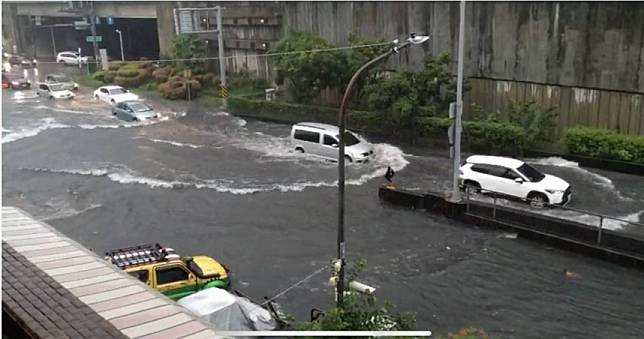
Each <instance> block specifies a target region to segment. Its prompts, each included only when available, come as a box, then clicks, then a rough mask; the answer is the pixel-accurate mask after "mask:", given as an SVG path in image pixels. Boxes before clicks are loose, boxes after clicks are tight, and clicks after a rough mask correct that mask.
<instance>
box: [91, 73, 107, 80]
mask: <svg viewBox="0 0 644 339" xmlns="http://www.w3.org/2000/svg"><path fill="white" fill-rule="evenodd" d="M105 74H107V71H97V72H94V74H92V79H94V80H98V81H100V82H104V80H105Z"/></svg>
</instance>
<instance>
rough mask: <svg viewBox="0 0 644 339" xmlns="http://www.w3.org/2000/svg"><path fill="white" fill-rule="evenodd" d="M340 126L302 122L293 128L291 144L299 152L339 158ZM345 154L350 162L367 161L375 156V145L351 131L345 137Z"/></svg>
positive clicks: (332, 158) (333, 158) (334, 158)
mask: <svg viewBox="0 0 644 339" xmlns="http://www.w3.org/2000/svg"><path fill="white" fill-rule="evenodd" d="M339 137H340V134H339V128H338V127H337V126H333V125H327V124H320V123H315V122H301V123H299V124H295V125H293V127H292V128H291V144H292V145H293V148H294V149H295V151H297V152H302V153H310V154H313V155H316V156H320V157H323V158H327V159H331V160H337V159H338V144H339ZM344 143H345V147H344V154H345V155H344V156H345V159H346V161H348V162H354V161H355V162H367V161H369V159H370V158H371V157H372V156H373V146H372V145H371V144H370V143H368V142H366V141H364V140H362V139H361V138H360V137H358V136H356V135H355V134H354V133H352V132H350V131H346V134H345V138H344Z"/></svg>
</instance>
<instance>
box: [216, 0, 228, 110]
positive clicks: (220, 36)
mask: <svg viewBox="0 0 644 339" xmlns="http://www.w3.org/2000/svg"><path fill="white" fill-rule="evenodd" d="M216 8H217V42H218V44H219V78H220V80H221V92H222V106H223V108H224V109H227V108H228V89H227V88H226V60H225V59H224V32H223V29H222V24H221V10H222V9H223V8H222V7H221V6H217V7H216Z"/></svg>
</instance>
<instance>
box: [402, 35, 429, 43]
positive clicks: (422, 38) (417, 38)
mask: <svg viewBox="0 0 644 339" xmlns="http://www.w3.org/2000/svg"><path fill="white" fill-rule="evenodd" d="M428 40H429V36H428V35H416V33H411V34H409V38H408V39H407V41H409V42H411V43H412V44H414V45H420V44H423V43H425V42H427V41H428Z"/></svg>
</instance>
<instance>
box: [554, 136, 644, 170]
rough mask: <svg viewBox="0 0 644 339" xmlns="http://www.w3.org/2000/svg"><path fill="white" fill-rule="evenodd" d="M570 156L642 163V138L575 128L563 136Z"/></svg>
mask: <svg viewBox="0 0 644 339" xmlns="http://www.w3.org/2000/svg"><path fill="white" fill-rule="evenodd" d="M564 140H565V143H566V146H567V147H568V151H569V152H570V153H572V154H578V155H585V156H590V157H594V158H606V159H613V160H621V161H632V162H639V163H644V137H643V136H629V135H623V134H619V133H617V132H614V131H610V130H605V129H597V128H587V127H575V128H569V129H568V130H567V131H566V134H565V136H564Z"/></svg>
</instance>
